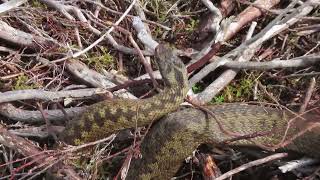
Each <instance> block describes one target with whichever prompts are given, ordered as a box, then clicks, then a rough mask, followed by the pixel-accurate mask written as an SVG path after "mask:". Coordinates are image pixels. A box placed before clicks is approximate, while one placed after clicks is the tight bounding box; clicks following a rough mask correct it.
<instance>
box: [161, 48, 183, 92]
mask: <svg viewBox="0 0 320 180" xmlns="http://www.w3.org/2000/svg"><path fill="white" fill-rule="evenodd" d="M155 56H156V58H157V63H158V65H159V71H160V73H161V76H162V78H163V80H164V83H165V84H166V85H167V86H179V87H181V88H185V87H187V86H188V77H187V69H186V67H185V65H184V64H183V62H182V61H181V59H180V58H179V57H178V56H177V55H176V53H174V52H173V50H172V49H171V48H170V47H169V46H166V45H164V44H159V45H158V46H157V48H156V50H155Z"/></svg>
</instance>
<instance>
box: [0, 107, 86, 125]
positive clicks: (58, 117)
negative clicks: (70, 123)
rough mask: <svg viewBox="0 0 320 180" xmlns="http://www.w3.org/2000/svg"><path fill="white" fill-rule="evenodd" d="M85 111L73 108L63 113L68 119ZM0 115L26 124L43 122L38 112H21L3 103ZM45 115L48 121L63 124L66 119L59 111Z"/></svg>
mask: <svg viewBox="0 0 320 180" xmlns="http://www.w3.org/2000/svg"><path fill="white" fill-rule="evenodd" d="M85 109H86V107H73V108H66V109H65V111H66V112H67V114H68V116H69V117H70V118H73V117H75V116H78V115H80V114H81V113H82V112H83V111H84V110H85ZM0 114H1V115H2V116H5V117H7V118H10V119H11V120H14V121H21V122H28V123H37V122H43V119H42V115H41V113H40V112H39V111H29V110H22V109H20V108H16V107H14V106H13V105H12V104H10V103H3V104H1V105H0ZM46 114H47V118H48V120H49V121H60V122H63V121H65V119H66V118H65V116H64V114H63V113H62V112H61V110H46Z"/></svg>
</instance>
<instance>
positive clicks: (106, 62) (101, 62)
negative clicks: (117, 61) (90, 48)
mask: <svg viewBox="0 0 320 180" xmlns="http://www.w3.org/2000/svg"><path fill="white" fill-rule="evenodd" d="M87 64H88V65H89V66H93V67H94V68H95V69H96V70H98V71H101V70H102V69H106V68H110V67H114V58H113V56H112V55H110V53H109V52H108V50H107V49H105V48H101V54H98V55H97V54H96V53H95V54H90V55H89V58H88V63H87Z"/></svg>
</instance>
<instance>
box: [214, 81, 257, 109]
mask: <svg viewBox="0 0 320 180" xmlns="http://www.w3.org/2000/svg"><path fill="white" fill-rule="evenodd" d="M253 86H254V77H245V78H242V79H241V80H239V81H238V82H236V83H233V84H230V85H228V86H227V87H226V88H225V89H224V90H223V91H222V92H221V94H220V95H219V96H216V97H214V98H213V99H212V100H211V103H214V104H215V103H222V102H241V101H248V100H250V99H251V98H252V96H253V90H252V89H253Z"/></svg>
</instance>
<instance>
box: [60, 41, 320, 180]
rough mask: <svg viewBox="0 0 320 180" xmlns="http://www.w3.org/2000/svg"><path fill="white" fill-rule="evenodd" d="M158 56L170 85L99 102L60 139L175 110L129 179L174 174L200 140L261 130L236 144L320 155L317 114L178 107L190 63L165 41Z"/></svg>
mask: <svg viewBox="0 0 320 180" xmlns="http://www.w3.org/2000/svg"><path fill="white" fill-rule="evenodd" d="M155 57H156V58H157V64H158V66H159V71H160V73H161V75H162V77H163V81H164V84H165V88H164V90H162V91H161V92H160V93H158V94H157V95H155V96H153V97H150V98H147V99H140V100H130V99H114V100H106V101H102V102H99V103H96V104H93V105H91V106H89V107H88V108H87V110H86V111H85V112H84V113H83V114H82V115H81V117H79V118H75V119H74V120H72V121H70V122H69V123H68V124H67V126H66V129H65V131H64V132H63V133H62V134H61V136H60V139H61V140H63V141H65V142H66V143H69V144H75V145H79V144H83V143H86V142H91V141H95V140H98V139H101V138H104V137H107V136H108V135H110V134H112V133H114V132H116V131H119V130H122V129H126V128H133V127H136V126H144V125H146V124H149V123H151V122H153V121H154V120H157V119H159V118H161V117H163V116H165V115H167V114H169V115H168V116H166V117H165V118H163V119H161V120H159V121H157V122H156V123H155V125H154V126H153V127H152V128H151V130H150V132H149V133H148V134H147V136H146V137H145V140H144V141H143V142H142V145H141V154H142V158H141V159H137V160H133V161H132V163H131V166H130V170H129V172H128V179H169V178H170V177H172V176H174V174H175V173H176V171H177V170H178V168H179V166H180V164H181V162H182V161H183V159H184V158H185V157H187V156H188V155H190V154H191V152H192V151H193V150H194V149H195V148H196V147H197V146H198V145H199V144H201V143H206V142H215V143H221V142H224V141H226V140H228V139H232V138H236V137H241V136H245V135H249V134H257V133H262V134H263V135H261V136H257V137H254V138H251V139H242V140H239V141H235V142H233V143H231V144H232V145H254V146H260V147H269V148H270V149H272V148H273V149H276V148H285V149H289V150H294V151H298V152H301V153H307V154H309V155H313V156H316V157H320V149H319V147H320V126H319V115H317V114H316V113H307V114H305V115H302V116H300V117H298V118H294V117H296V115H295V114H294V113H291V112H289V111H285V110H279V109H275V108H270V107H263V106H257V105H246V104H224V105H212V106H206V107H205V108H206V109H207V110H208V111H211V112H212V114H213V115H212V114H211V115H210V113H209V114H208V112H205V111H203V110H198V109H192V108H187V109H184V110H181V111H177V112H173V111H175V110H177V109H178V107H179V105H180V104H181V103H182V102H183V101H184V98H185V96H186V94H187V91H188V77H187V71H186V67H185V66H184V64H183V63H182V61H181V60H180V59H179V58H178V57H177V56H176V55H175V54H174V53H173V51H172V50H171V49H170V48H168V47H167V46H165V45H161V44H160V45H158V47H157V48H156V50H155ZM171 112H173V113H171ZM170 113H171V114H170ZM288 122H290V123H288ZM304 131H306V132H304ZM286 142H288V143H289V144H288V143H287V144H286Z"/></svg>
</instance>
